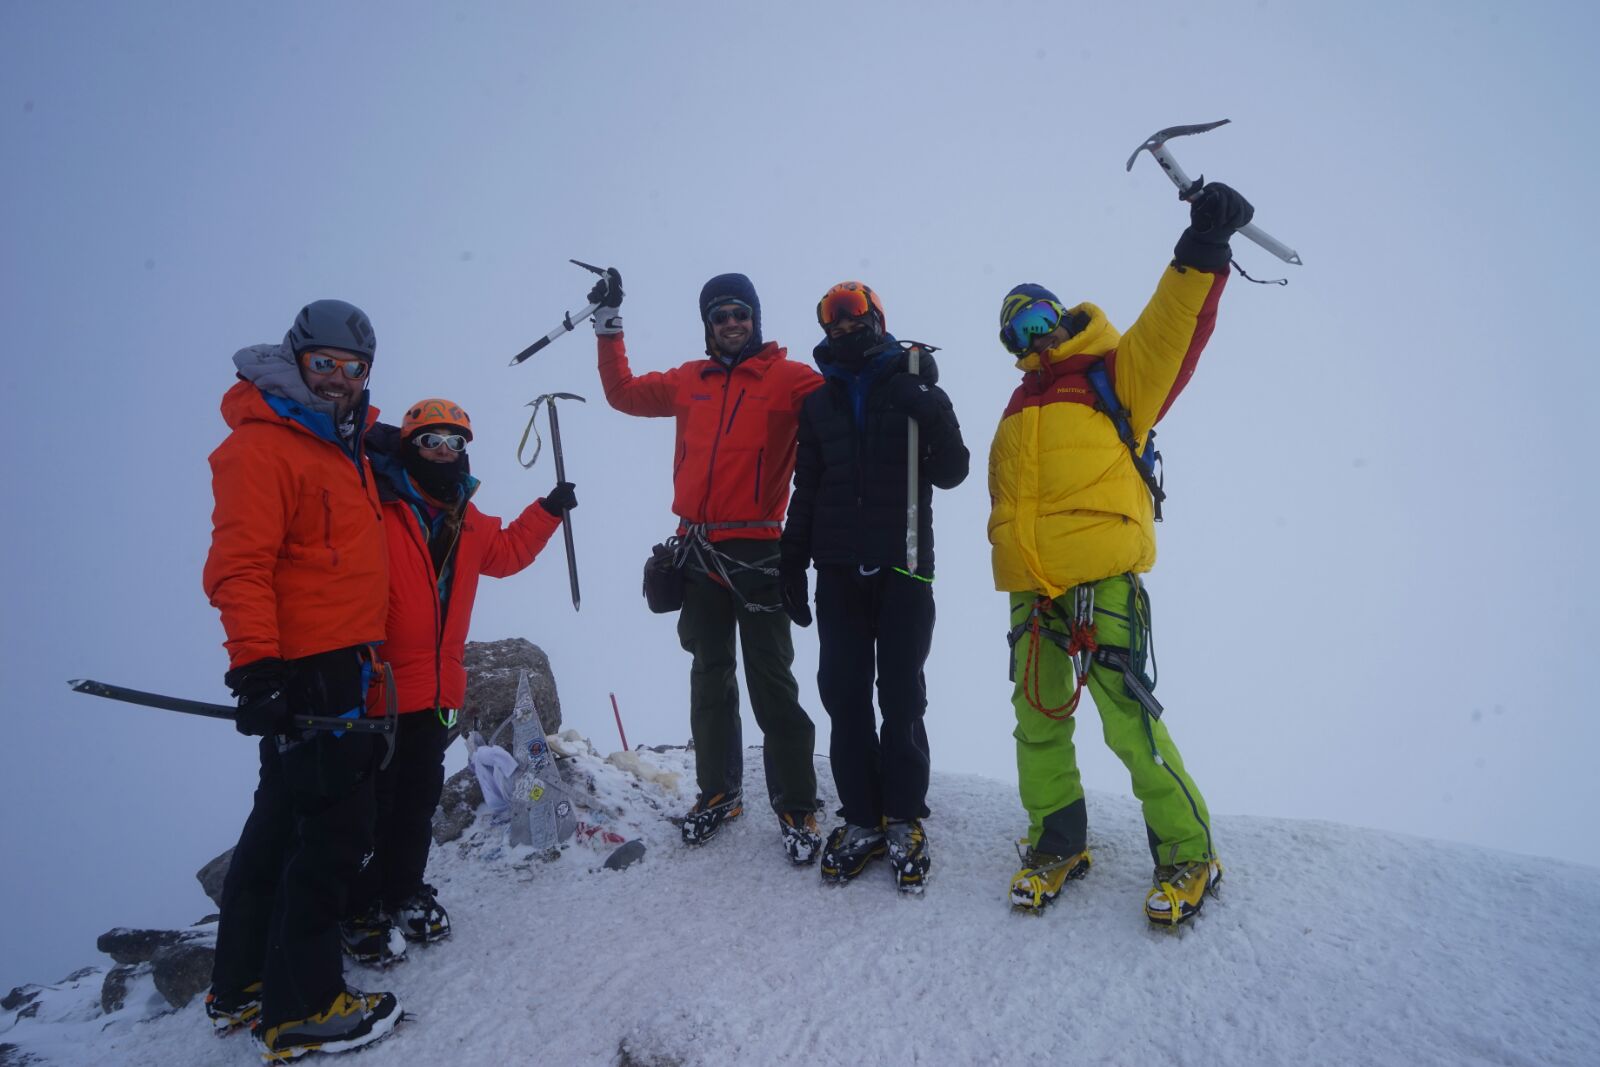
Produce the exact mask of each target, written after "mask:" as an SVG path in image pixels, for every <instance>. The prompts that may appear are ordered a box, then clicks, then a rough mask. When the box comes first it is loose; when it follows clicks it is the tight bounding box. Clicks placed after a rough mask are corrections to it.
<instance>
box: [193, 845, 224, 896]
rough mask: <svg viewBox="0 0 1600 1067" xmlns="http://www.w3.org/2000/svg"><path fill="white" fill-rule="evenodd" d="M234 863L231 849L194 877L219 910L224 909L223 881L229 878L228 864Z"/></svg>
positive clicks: (201, 869) (202, 868)
mask: <svg viewBox="0 0 1600 1067" xmlns="http://www.w3.org/2000/svg"><path fill="white" fill-rule="evenodd" d="M232 861H233V849H231V848H230V849H228V851H226V852H224V853H223V854H222V855H220V856H218V857H217V858H216V859H214V860H212V861H211V862H210V863H208V864H206V865H205V866H204V867H201V868H200V869H199V870H198V871H196V872H195V875H194V876H195V877H196V878H198V879H199V880H200V888H201V889H203V890H205V894H206V896H208V897H210V898H211V903H213V904H215V905H216V906H217V907H219V908H220V907H222V880H223V879H224V878H226V877H227V876H228V864H229V863H231V862H232Z"/></svg>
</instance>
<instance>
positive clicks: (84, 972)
mask: <svg viewBox="0 0 1600 1067" xmlns="http://www.w3.org/2000/svg"><path fill="white" fill-rule="evenodd" d="M99 973H100V968H98V967H79V968H78V969H77V970H75V971H73V972H72V973H71V974H69V975H67V976H66V977H65V978H63V979H61V984H62V985H66V984H67V983H68V982H78V981H82V980H83V979H85V978H87V977H89V976H90V975H91V974H99Z"/></svg>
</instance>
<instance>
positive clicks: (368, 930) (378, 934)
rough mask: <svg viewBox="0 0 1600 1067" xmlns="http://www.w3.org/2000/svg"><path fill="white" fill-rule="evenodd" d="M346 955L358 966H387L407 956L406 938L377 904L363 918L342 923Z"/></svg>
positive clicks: (340, 941) (342, 921) (363, 914)
mask: <svg viewBox="0 0 1600 1067" xmlns="http://www.w3.org/2000/svg"><path fill="white" fill-rule="evenodd" d="M339 943H340V944H341V945H343V946H344V954H345V955H346V956H349V957H350V958H351V959H353V960H355V961H356V962H358V963H366V964H370V965H371V966H373V967H387V966H389V964H391V963H399V962H400V961H401V960H403V959H405V957H406V939H405V937H404V936H403V935H402V934H401V933H400V931H399V930H396V929H395V926H394V923H392V922H390V921H389V917H388V916H387V915H385V914H384V913H383V910H382V909H381V908H379V907H378V905H377V904H376V903H374V904H373V905H372V906H371V907H369V908H368V909H367V910H366V911H364V912H362V913H361V914H360V915H357V916H355V917H354V918H350V919H342V920H340V922H339Z"/></svg>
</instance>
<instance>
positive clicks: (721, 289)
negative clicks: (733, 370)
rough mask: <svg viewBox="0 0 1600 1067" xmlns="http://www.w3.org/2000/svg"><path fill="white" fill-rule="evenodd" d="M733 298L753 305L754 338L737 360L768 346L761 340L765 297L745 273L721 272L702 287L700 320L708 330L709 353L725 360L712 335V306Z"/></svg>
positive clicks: (748, 342) (746, 344)
mask: <svg viewBox="0 0 1600 1067" xmlns="http://www.w3.org/2000/svg"><path fill="white" fill-rule="evenodd" d="M730 300H737V301H739V302H740V303H741V304H746V305H748V306H749V308H750V339H749V340H747V341H745V343H744V347H743V348H742V349H740V350H739V354H738V355H736V356H734V357H733V362H734V363H740V362H743V361H744V360H747V359H751V358H753V357H754V356H755V355H756V353H758V352H760V351H761V349H762V348H763V347H764V346H765V343H766V342H764V341H763V340H762V339H761V298H760V297H759V296H757V295H756V287H755V285H754V284H753V283H752V282H751V281H750V279H749V278H746V277H745V276H744V275H743V274H719V275H717V276H716V277H715V278H712V279H711V280H710V281H708V282H706V284H705V285H703V286H701V288H700V323H701V325H702V326H704V327H705V330H706V355H708V356H710V357H711V358H712V359H715V360H718V361H721V360H722V359H724V358H725V357H724V356H723V355H722V354H721V352H720V350H719V349H718V348H717V344H716V341H715V340H714V339H713V338H712V336H711V317H710V316H711V309H712V308H714V307H717V306H719V305H721V304H726V303H727V302H728V301H730Z"/></svg>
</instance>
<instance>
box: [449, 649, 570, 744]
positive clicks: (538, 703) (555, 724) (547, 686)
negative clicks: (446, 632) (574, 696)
mask: <svg viewBox="0 0 1600 1067" xmlns="http://www.w3.org/2000/svg"><path fill="white" fill-rule="evenodd" d="M462 663H463V665H464V666H465V667H466V669H467V698H466V701H465V702H464V703H463V705H462V708H461V719H460V721H459V722H458V723H457V724H456V728H455V729H454V730H452V731H451V734H450V739H451V740H454V739H455V736H456V734H458V733H459V732H460V731H461V730H463V729H467V730H474V729H475V730H477V731H478V732H479V733H481V734H483V736H484V739H485V740H488V738H489V737H490V736H491V735H492V734H493V733H494V731H495V730H496V729H498V728H499V726H500V724H501V723H503V722H505V721H506V719H507V718H509V717H510V715H511V710H512V709H513V708H514V707H516V703H517V679H518V678H519V677H521V673H522V671H523V670H524V669H526V670H527V672H528V688H529V690H530V691H531V692H532V694H533V705H534V707H536V708H538V709H539V722H540V724H541V725H543V726H544V732H545V733H547V734H555V733H560V732H561V697H560V695H559V694H558V693H557V692H556V679H555V675H554V674H552V673H551V672H550V658H549V657H548V656H546V655H545V654H544V651H543V650H542V649H540V648H539V646H538V645H536V644H534V643H533V642H531V641H526V640H524V639H522V638H520V637H512V638H508V639H507V640H504V641H469V642H468V643H467V652H466V656H465V657H464V659H463V660H462Z"/></svg>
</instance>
